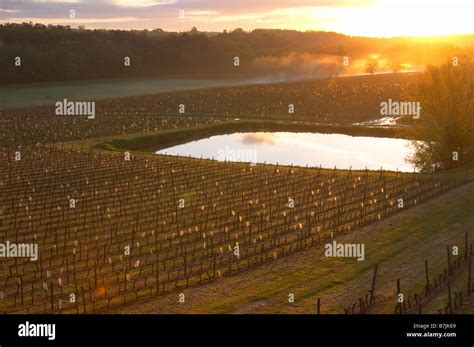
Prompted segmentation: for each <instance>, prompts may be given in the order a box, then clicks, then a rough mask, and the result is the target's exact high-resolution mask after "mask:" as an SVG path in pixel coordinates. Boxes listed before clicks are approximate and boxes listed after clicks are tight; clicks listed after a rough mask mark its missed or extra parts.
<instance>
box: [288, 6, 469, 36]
mask: <svg viewBox="0 0 474 347" xmlns="http://www.w3.org/2000/svg"><path fill="white" fill-rule="evenodd" d="M288 15H289V17H290V18H291V17H292V16H293V17H294V19H295V20H294V23H298V21H299V23H300V24H295V27H296V29H299V30H326V31H336V32H341V33H345V34H350V35H357V36H373V37H374V36H375V37H392V36H442V35H450V34H467V33H474V3H473V2H472V1H467V0H462V1H457V2H456V1H446V0H444V1H438V2H432V1H430V2H429V1H426V0H416V1H396V2H395V1H393V0H380V1H377V2H376V3H373V4H368V5H366V6H359V7H311V8H306V10H305V11H304V12H301V14H300V15H301V16H300V15H297V16H295V10H294V9H292V10H289V11H288ZM302 16H306V17H307V18H306V19H303V18H301V17H302ZM298 17H299V18H298ZM302 19H303V20H302Z"/></svg>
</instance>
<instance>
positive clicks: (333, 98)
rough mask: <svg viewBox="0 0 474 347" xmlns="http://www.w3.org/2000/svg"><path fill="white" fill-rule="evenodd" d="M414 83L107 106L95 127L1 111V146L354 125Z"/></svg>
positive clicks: (365, 81)
mask: <svg viewBox="0 0 474 347" xmlns="http://www.w3.org/2000/svg"><path fill="white" fill-rule="evenodd" d="M416 79H417V75H416V74H400V75H390V74H389V75H375V76H355V77H345V78H339V79H327V78H326V79H318V80H312V81H303V82H288V83H275V84H268V85H248V86H239V87H226V88H210V89H200V90H193V91H183V92H174V93H159V94H155V95H151V96H135V97H126V98H119V99H106V100H100V101H98V102H97V103H96V113H97V115H98V116H97V117H96V119H94V120H93V121H91V120H88V119H87V118H86V117H57V116H55V113H54V112H55V108H54V105H52V104H51V105H50V106H41V107H27V108H20V109H11V110H10V109H8V110H6V109H4V110H0V122H1V125H0V127H1V129H2V130H4V131H2V133H1V134H0V136H1V137H0V145H2V146H18V145H21V144H36V143H50V142H63V141H73V140H84V139H88V138H89V139H90V138H97V137H106V136H110V135H123V134H133V133H140V132H142V133H150V132H159V131H160V130H164V129H178V128H186V127H191V126H196V125H206V124H210V123H217V122H226V121H229V120H234V119H235V118H238V119H246V120H259V121H262V120H266V121H285V122H288V123H293V122H305V123H312V124H314V123H319V124H321V123H322V124H343V125H351V124H352V123H358V122H363V121H368V120H374V119H377V118H379V117H380V116H379V113H380V112H379V109H380V102H381V101H384V100H387V99H389V98H393V99H396V98H399V97H400V94H401V93H402V92H403V90H404V89H405V88H406V87H407V85H408V84H409V83H412V82H414V81H416ZM181 104H182V105H184V106H185V108H184V113H180V109H179V105H181ZM289 104H292V105H294V113H289V112H288V109H289ZM52 123H54V124H55V126H54V127H51V126H50V125H51V124H52Z"/></svg>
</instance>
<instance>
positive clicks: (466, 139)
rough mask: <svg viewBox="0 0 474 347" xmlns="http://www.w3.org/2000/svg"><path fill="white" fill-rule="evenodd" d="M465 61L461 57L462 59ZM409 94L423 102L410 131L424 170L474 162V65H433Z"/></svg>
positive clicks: (416, 157) (416, 159) (417, 159)
mask: <svg viewBox="0 0 474 347" xmlns="http://www.w3.org/2000/svg"><path fill="white" fill-rule="evenodd" d="M461 61H462V60H461ZM408 96H409V97H410V99H412V100H413V101H418V102H420V104H421V114H420V119H419V120H418V121H417V122H416V124H415V125H414V126H413V127H412V128H411V129H410V130H409V133H410V135H411V137H412V138H414V139H416V141H415V140H414V141H412V145H413V147H414V149H415V151H414V154H413V155H412V156H411V157H410V158H408V159H409V161H410V162H411V163H413V164H414V165H415V166H416V167H417V168H418V169H420V170H422V171H434V170H444V169H451V168H454V167H456V166H461V165H463V164H465V163H467V162H470V161H474V135H473V134H474V117H473V114H474V66H473V64H472V63H471V62H469V61H467V59H466V60H465V61H463V62H462V63H460V64H459V65H453V64H452V63H448V64H445V65H442V66H437V67H434V66H431V67H429V68H428V71H427V72H426V73H424V75H423V76H422V78H421V79H420V81H419V82H418V83H417V84H416V85H414V86H413V87H412V88H411V89H410V90H409V91H408Z"/></svg>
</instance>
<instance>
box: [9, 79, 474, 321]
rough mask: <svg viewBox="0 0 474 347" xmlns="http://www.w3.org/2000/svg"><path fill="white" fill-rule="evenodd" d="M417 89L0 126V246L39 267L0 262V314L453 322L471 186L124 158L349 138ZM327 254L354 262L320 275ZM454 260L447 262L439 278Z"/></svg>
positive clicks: (351, 84)
mask: <svg viewBox="0 0 474 347" xmlns="http://www.w3.org/2000/svg"><path fill="white" fill-rule="evenodd" d="M415 79H416V75H411V74H406V75H405V74H400V75H379V76H358V77H347V78H337V79H321V80H313V81H305V82H289V83H278V84H269V85H251V86H239V87H226V88H211V89H200V90H193V91H180V92H173V93H171V92H167V93H159V94H156V95H152V96H134V97H126V98H120V99H106V100H101V101H98V102H97V117H96V119H94V120H87V119H86V117H68V116H55V115H54V108H53V107H52V106H41V107H28V108H22V109H12V110H3V111H1V116H0V128H1V129H2V131H1V136H2V137H1V138H0V145H1V146H2V147H1V148H0V162H1V165H0V241H1V242H0V243H6V242H7V241H10V242H16V243H38V245H39V253H40V257H39V259H38V261H34V262H32V261H30V260H29V259H27V258H5V259H4V260H2V262H1V263H0V312H3V313H104V312H210V313H215V312H242V313H255V312H265V313H275V312H294V313H303V312H305V313H308V312H320V313H375V312H383V313H394V312H396V310H398V311H397V312H398V313H404V312H410V310H423V312H437V310H439V309H441V310H443V312H445V311H446V310H445V307H446V305H448V306H447V307H448V308H449V309H448V310H447V311H446V312H448V311H449V312H455V310H457V309H458V310H462V309H464V310H468V309H469V307H470V306H469V305H472V303H470V302H469V301H468V300H466V298H467V297H468V295H470V294H471V288H470V287H469V289H467V288H468V285H467V283H468V282H469V283H470V277H469V279H468V275H467V270H466V269H467V268H468V266H469V265H468V264H469V263H470V261H471V254H472V247H471V243H470V242H471V236H472V235H471V234H469V233H472V227H473V226H474V221H473V220H472V214H471V213H470V211H471V210H472V207H473V206H474V201H473V199H472V196H473V194H472V192H473V186H472V183H471V181H470V179H471V178H472V169H470V171H468V170H467V169H466V170H459V171H455V172H451V173H447V174H432V175H425V174H401V173H395V172H384V171H380V172H370V171H362V172H361V171H358V172H357V171H342V170H325V169H314V168H292V167H281V166H272V165H261V164H259V165H256V166H249V165H247V164H237V163H229V162H227V163H222V162H217V161H210V160H199V159H191V158H179V157H165V156H157V155H153V154H152V153H145V152H139V150H141V149H145V148H146V146H144V147H143V146H137V147H136V148H134V147H133V146H130V144H132V145H133V144H136V143H137V142H136V141H134V139H136V138H139V137H140V136H144V134H147V135H149V134H154V136H157V137H158V138H159V137H165V138H167V140H166V141H169V143H171V142H172V141H173V137H175V136H173V135H176V134H177V133H178V131H181V130H182V129H198V130H199V129H201V130H202V129H203V128H206V127H207V128H208V127H212V126H215V125H219V124H226V125H227V126H233V124H234V123H232V122H231V121H233V122H235V120H234V119H235V118H239V119H242V120H245V121H249V122H257V121H259V122H263V121H264V122H267V123H268V124H267V126H270V125H269V124H273V126H275V124H280V125H279V126H281V127H284V126H286V125H288V126H289V124H293V123H294V122H297V123H298V124H299V125H298V126H301V127H305V126H308V127H309V126H316V125H318V126H320V125H321V124H322V125H328V126H345V127H351V124H353V123H356V122H362V121H367V120H373V119H376V118H377V117H378V109H379V104H380V101H381V100H386V99H388V98H397V97H399V96H400V95H401V93H403V90H404V89H405V88H406V86H407V85H408V84H409V83H411V82H413V81H414V80H415ZM290 103H292V104H294V105H295V113H294V114H288V104H290ZM180 104H184V105H186V112H185V113H184V114H182V113H180V112H179V111H178V106H179V105H180ZM278 122H280V123H278ZM227 130H228V129H227ZM166 134H167V135H166ZM201 135H202V136H205V134H203V133H201ZM124 138H126V139H128V140H129V141H123V140H122V141H119V142H117V139H124ZM114 141H115V142H114ZM107 144H109V145H110V144H112V145H115V146H108V145H107ZM117 144H120V146H117ZM142 147H143V148H142ZM99 149H100V150H99ZM103 149H113V151H103ZM134 151H135V152H134ZM428 200H429V202H427V203H425V204H422V203H423V202H425V201H428ZM429 204H431V205H429ZM333 240H337V242H346V241H347V242H362V243H364V244H366V245H367V246H366V247H367V250H366V254H367V259H366V260H365V261H361V262H358V261H356V260H355V259H340V258H327V257H323V256H322V254H321V253H322V247H323V246H324V244H326V243H330V242H332V241H333ZM453 245H459V249H460V253H459V254H460V255H459V256H457V257H454V258H452V259H451V258H449V260H447V259H446V247H447V246H453ZM448 253H449V251H448ZM425 260H427V261H428V267H429V270H428V271H427V272H428V273H429V278H428V280H425V278H424V277H423V276H424V274H425V270H426V269H425V262H424V261H425ZM375 269H377V270H375ZM445 269H446V270H445ZM469 271H470V267H469ZM420 273H422V274H423V275H420ZM439 273H441V274H442V275H441V277H439V276H438V274H439ZM443 274H444V275H443ZM443 276H444V277H443ZM397 279H400V281H401V290H403V293H405V296H406V300H405V301H404V303H403V304H397V302H396V295H397V294H399V293H398V292H399V291H398V290H397V286H396V281H397ZM394 283H395V284H394ZM447 286H449V288H450V289H449V292H450V293H451V291H452V293H451V295H450V296H451V298H450V299H449V300H448V301H449V304H446V299H445V297H444V296H445V294H446V292H447V290H445V289H446V287H447ZM451 287H452V288H451ZM461 292H464V293H465V294H464V303H463V305H460V302H459V300H460V299H459V295H460V294H459V293H461ZM466 292H467V294H466ZM181 294H184V295H185V296H181ZM289 294H294V295H295V298H296V299H295V303H294V304H290V303H288V295H289ZM183 298H185V304H184V303H183V302H181V301H179V300H181V299H183ZM317 302H319V305H318V304H317ZM466 305H467V306H466ZM466 307H467V308H466Z"/></svg>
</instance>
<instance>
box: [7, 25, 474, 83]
mask: <svg viewBox="0 0 474 347" xmlns="http://www.w3.org/2000/svg"><path fill="white" fill-rule="evenodd" d="M473 42H474V35H453V36H448V37H434V38H429V39H427V38H423V39H415V38H409V37H397V38H367V37H351V36H346V35H342V34H338V33H333V32H300V31H294V30H263V29H259V30H254V31H252V32H246V31H244V30H242V29H236V30H233V31H231V32H223V33H203V32H199V31H198V30H197V29H196V28H193V29H192V30H191V31H189V32H180V33H177V32H166V31H163V30H161V29H156V30H151V31H150V30H142V31H137V30H133V31H124V30H87V29H85V28H78V29H73V28H70V27H68V26H50V25H49V26H45V25H41V24H31V23H23V24H4V25H0V66H1V67H2V78H1V80H0V83H1V84H12V83H31V82H52V81H70V80H84V79H114V78H121V79H122V78H131V77H161V76H170V75H174V76H176V75H180V76H187V77H192V76H206V77H219V76H221V77H222V76H227V77H229V76H231V77H239V76H242V75H248V74H262V73H265V74H268V73H272V72H274V73H281V72H285V73H294V74H305V75H308V76H310V77H317V76H320V75H328V74H334V75H337V74H341V73H356V72H361V71H363V67H364V63H365V62H366V60H367V59H372V58H371V57H373V56H376V59H378V60H379V63H380V64H379V65H378V68H379V69H382V70H390V69H391V66H394V65H401V66H402V67H405V68H407V69H410V68H419V67H420V66H425V65H427V64H437V63H439V62H441V61H444V60H446V59H449V58H451V57H452V56H454V55H461V54H466V50H472V47H473V46H474V44H473ZM16 57H19V58H21V61H19V60H18V59H17V60H15V59H16ZM126 57H128V58H130V66H126V65H125V59H126ZM236 57H238V63H239V64H238V66H235V63H236V60H235V59H236ZM344 57H347V58H348V64H346V65H344V64H343V59H344ZM15 62H17V63H18V62H20V63H21V65H20V66H16V65H15ZM17 65H18V64H17Z"/></svg>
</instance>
